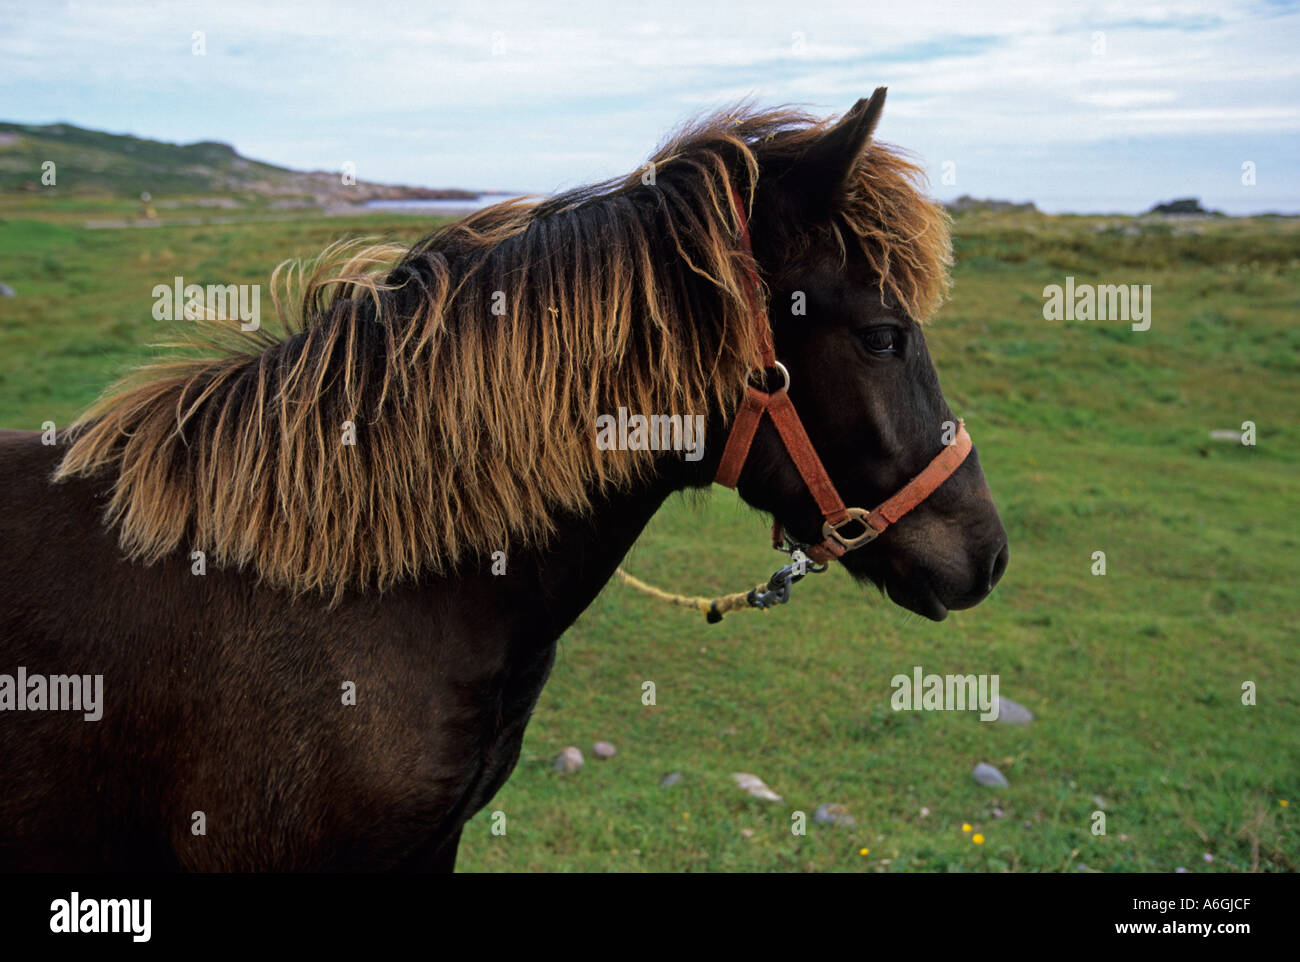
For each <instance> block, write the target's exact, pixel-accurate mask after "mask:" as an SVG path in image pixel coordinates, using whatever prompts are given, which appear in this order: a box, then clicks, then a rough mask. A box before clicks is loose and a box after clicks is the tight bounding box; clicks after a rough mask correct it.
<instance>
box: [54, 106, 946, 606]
mask: <svg viewBox="0 0 1300 962" xmlns="http://www.w3.org/2000/svg"><path fill="white" fill-rule="evenodd" d="M826 126H827V123H826V122H819V121H816V120H813V119H812V118H809V117H807V116H806V115H804V114H801V113H797V112H794V111H789V110H777V111H767V112H756V111H753V110H748V109H740V110H733V111H729V112H727V111H724V112H721V113H719V114H716V115H714V116H712V117H709V118H706V119H704V120H702V121H700V122H698V123H696V124H694V125H692V126H689V127H687V128H685V129H684V130H682V131H680V132H679V133H678V134H677V135H675V136H674V137H673V138H672V140H671V141H670V142H669V143H668V144H667V146H665V147H664V148H662V149H661V150H660V151H659V152H658V153H657V154H656V155H655V156H654V157H653V158H652V160H653V168H649V167H648V168H645V169H644V170H641V171H637V172H635V173H634V174H632V175H630V176H629V177H628V178H626V179H625V180H621V181H613V182H609V183H606V184H602V185H598V186H596V187H590V188H584V189H583V190H580V191H575V192H572V193H570V194H566V195H563V196H561V197H557V198H554V199H550V200H545V201H542V202H540V203H529V202H523V201H514V202H509V203H505V204H499V205H496V206H494V207H489V208H487V209H485V210H482V211H480V212H478V213H475V214H473V215H471V216H469V217H466V218H465V219H463V220H461V221H459V222H457V223H455V224H451V225H449V226H447V227H445V228H443V229H441V230H439V231H437V232H436V233H434V234H433V235H431V236H430V237H428V238H426V239H425V240H423V241H421V242H420V243H418V244H416V245H415V246H414V247H413V248H411V249H410V250H406V249H405V248H400V247H395V246H392V245H372V246H365V247H357V246H355V245H352V246H347V245H335V246H333V247H331V248H329V249H327V250H326V251H325V252H324V254H323V255H322V256H321V258H320V259H319V260H318V261H317V262H316V263H315V265H314V267H313V268H312V269H311V270H307V269H306V268H303V267H302V266H300V265H281V267H280V268H279V269H277V271H276V273H275V274H274V275H273V277H272V285H271V292H272V295H273V299H274V302H275V308H276V313H277V314H278V315H279V318H280V320H281V322H282V324H283V326H284V330H283V331H281V332H279V333H278V334H277V333H272V332H271V331H269V330H266V329H263V330H259V331H257V332H253V333H241V332H238V331H232V330H230V329H229V328H230V326H229V325H216V326H215V327H214V330H212V331H211V332H210V333H208V334H203V335H201V337H202V341H201V344H202V347H203V351H202V352H201V353H199V354H198V355H197V356H196V355H195V353H194V352H193V351H191V352H189V353H188V354H187V355H186V356H181V357H178V358H175V359H172V360H167V361H163V362H161V363H156V364H151V365H148V366H146V367H144V368H142V369H141V370H140V371H137V372H136V373H135V374H134V375H133V376H132V377H130V378H128V379H127V380H126V381H124V382H122V383H121V384H118V385H116V386H114V387H113V388H112V389H110V391H109V392H108V393H107V394H106V395H105V396H104V397H103V398H102V399H101V400H99V401H98V402H97V403H96V404H95V405H94V406H93V407H91V408H90V409H89V410H88V411H86V412H85V413H84V414H83V415H82V416H81V418H79V419H78V421H77V422H76V423H75V424H74V425H73V427H72V428H71V429H70V442H71V443H70V447H69V449H68V451H67V453H66V455H65V456H64V458H63V461H62V463H61V464H60V466H59V468H58V471H57V473H56V479H60V480H61V479H66V478H70V477H73V476H98V475H103V477H104V478H105V479H106V480H107V481H108V482H109V483H110V484H111V488H112V494H111V499H110V500H109V502H108V505H107V509H106V514H105V518H106V523H107V524H108V525H110V526H115V527H116V528H117V530H118V534H119V538H120V543H121V546H122V548H123V550H124V551H125V552H126V553H127V554H128V555H129V556H130V557H131V558H134V559H137V560H140V561H143V562H145V563H151V562H155V561H158V560H160V559H162V558H164V557H166V556H168V555H171V554H172V553H174V552H176V551H178V550H184V551H185V552H189V551H192V550H195V549H201V550H203V551H204V552H206V554H207V556H208V558H209V560H210V561H211V562H212V563H215V564H216V565H219V566H231V567H238V568H244V569H249V570H251V571H253V572H255V573H256V575H257V576H258V578H259V579H260V580H262V581H264V582H266V583H268V584H270V585H273V586H277V587H282V588H287V589H289V590H291V591H293V592H295V593H301V592H306V591H319V592H323V593H324V594H326V595H329V596H331V597H332V598H333V599H334V600H335V601H337V600H338V599H339V598H340V597H341V596H342V593H343V592H344V591H345V590H348V589H357V590H365V589H369V588H376V589H379V590H383V589H384V588H386V587H389V586H391V585H393V584H394V583H396V582H399V581H403V580H409V579H414V578H418V577H420V576H422V575H426V574H430V573H432V574H440V573H447V572H450V571H452V570H453V569H455V568H456V567H457V566H459V565H463V564H466V563H469V562H470V561H471V560H473V559H483V558H485V557H486V556H487V555H488V554H489V553H490V552H492V551H496V550H502V551H504V550H506V549H507V547H508V546H512V545H513V546H516V547H518V546H520V545H525V546H531V545H537V544H540V543H543V542H544V541H545V539H546V538H547V537H548V536H549V535H550V534H551V533H552V532H553V531H554V528H555V524H556V519H557V517H558V516H559V515H561V514H563V513H575V514H581V513H583V512H585V511H587V510H588V509H589V508H590V506H591V500H592V498H593V497H594V496H596V495H598V494H600V493H602V492H606V491H608V490H610V489H615V488H625V487H627V486H629V485H632V484H634V483H636V482H637V481H638V480H640V479H643V478H645V477H646V476H648V475H649V474H650V473H651V472H652V471H653V469H654V461H655V459H656V458H657V457H659V456H660V455H658V454H657V453H656V452H653V451H640V452H638V451H625V452H624V451H619V452H605V451H601V450H599V449H598V448H597V445H596V440H595V430H594V425H595V423H596V418H597V416H599V415H601V414H609V413H613V412H616V411H617V410H618V408H619V407H620V406H622V407H626V408H627V409H628V410H629V411H633V412H637V411H639V412H645V413H650V412H680V413H683V414H685V413H688V412H689V413H707V412H709V411H717V410H721V411H722V412H724V413H726V414H730V412H731V411H733V410H734V408H735V406H736V404H737V403H738V401H739V395H740V385H741V383H742V377H743V374H744V371H745V370H746V369H747V368H748V367H749V365H750V362H751V360H752V359H754V358H755V357H757V356H758V345H757V343H756V342H755V337H754V332H753V330H752V327H751V325H750V323H749V319H748V317H747V314H746V310H745V299H744V298H745V295H744V286H743V283H744V282H743V277H744V272H745V271H746V270H748V269H749V266H750V265H749V263H748V262H747V259H746V258H745V256H744V255H743V254H742V253H741V252H740V250H739V246H738V243H737V223H736V216H735V213H734V210H733V206H732V201H731V196H732V188H733V184H734V185H735V186H736V187H737V189H738V190H739V191H740V193H741V196H743V197H744V198H745V199H746V201H747V203H751V204H752V200H753V196H754V191H755V189H756V186H757V179H758V176H759V168H760V165H759V158H760V157H762V156H765V154H764V152H765V151H767V150H772V151H777V152H783V153H787V154H789V155H790V156H797V155H798V153H799V152H800V151H801V150H803V149H806V147H807V145H808V144H810V143H811V142H812V140H813V139H814V138H816V137H817V136H819V135H820V134H821V133H822V132H823V131H824V130H825V129H826ZM650 170H652V171H653V178H649V177H648V176H645V175H646V172H647V171H650ZM919 174H920V172H919V170H918V168H917V167H916V166H915V165H913V164H911V163H910V162H908V161H907V160H905V159H903V158H902V157H901V156H900V154H898V153H897V152H895V151H893V150H892V149H890V148H887V147H884V146H881V145H878V144H877V145H873V146H872V147H871V149H869V150H868V151H867V152H866V154H865V156H864V159H863V161H862V163H861V164H860V165H859V168H858V176H857V177H856V178H855V179H854V181H853V183H852V185H851V186H850V189H849V190H848V191H847V196H845V197H844V198H843V201H842V204H841V209H840V210H839V212H838V213H837V215H836V218H835V222H834V225H833V226H832V227H831V228H829V229H830V230H832V231H833V232H834V234H835V235H836V237H837V239H838V243H839V244H840V245H841V248H842V249H843V248H845V247H846V246H847V245H849V244H853V245H856V246H859V247H861V249H862V250H863V251H864V252H865V253H866V256H867V257H868V258H869V259H870V261H871V263H872V264H873V266H874V267H875V269H876V270H877V272H878V273H879V274H880V278H881V281H880V282H881V288H882V291H886V290H887V291H888V292H889V293H891V294H892V295H893V296H894V298H895V299H896V300H897V301H898V302H899V303H900V304H901V306H902V307H903V309H904V310H906V311H907V312H908V313H909V314H910V315H911V316H913V317H914V318H916V319H917V320H924V319H925V318H927V317H928V316H929V315H931V314H932V313H933V312H934V310H935V309H936V308H937V306H938V304H939V303H940V301H941V300H942V298H943V296H944V294H945V292H946V290H947V284H948V275H947V266H948V263H949V259H950V257H949V252H950V247H949V235H948V223H947V219H946V216H945V215H944V213H943V211H942V209H941V208H939V207H938V206H936V205H934V204H933V203H931V202H929V201H928V200H926V198H925V197H924V196H923V195H922V194H921V193H920V191H919V190H918V189H917V181H918V179H919ZM651 179H652V180H653V182H652V183H651V182H650V181H651ZM763 229H764V225H761V224H755V225H754V230H755V235H756V236H758V234H759V232H760V231H761V230H763ZM769 229H772V230H775V229H776V228H775V226H772V227H770V228H769ZM795 240H796V239H794V238H792V239H791V242H792V244H793V243H794V241H795ZM805 240H806V238H805ZM294 292H297V293H298V296H297V297H293V294H294ZM295 302H296V303H297V305H298V306H297V307H296V308H293V309H290V308H289V307H287V305H290V304H293V303H295ZM349 425H350V426H351V430H352V432H353V436H354V438H355V443H354V444H345V443H344V439H345V432H346V431H348V429H349V427H348V426H349Z"/></svg>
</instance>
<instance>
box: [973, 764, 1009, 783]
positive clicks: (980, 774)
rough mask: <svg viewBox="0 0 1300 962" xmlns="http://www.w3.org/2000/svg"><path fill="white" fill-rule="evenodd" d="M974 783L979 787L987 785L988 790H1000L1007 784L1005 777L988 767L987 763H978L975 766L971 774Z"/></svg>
mask: <svg viewBox="0 0 1300 962" xmlns="http://www.w3.org/2000/svg"><path fill="white" fill-rule="evenodd" d="M971 775H972V776H974V778H975V781H977V782H979V783H980V784H981V785H987V786H988V787H990V788H994V787H996V788H1002V787H1005V786H1007V785H1009V784H1011V783H1010V782H1008V781H1007V778H1006V776H1005V775H1003V774H1002V773H1001V772H1000V771H998V770H997V769H996V768H994V767H993V766H992V765H990V764H989V763H988V762H980V763H979V764H978V765H976V766H975V771H973V772H971Z"/></svg>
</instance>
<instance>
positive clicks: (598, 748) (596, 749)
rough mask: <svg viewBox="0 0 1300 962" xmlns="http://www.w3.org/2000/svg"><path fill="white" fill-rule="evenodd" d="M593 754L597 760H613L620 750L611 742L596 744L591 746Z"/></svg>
mask: <svg viewBox="0 0 1300 962" xmlns="http://www.w3.org/2000/svg"><path fill="white" fill-rule="evenodd" d="M591 753H592V754H593V755H595V756H596V757H597V758H613V757H614V756H615V755H616V754H617V753H618V750H617V749H616V748H614V746H613V745H611V744H610V743H609V742H596V744H594V745H592V746H591Z"/></svg>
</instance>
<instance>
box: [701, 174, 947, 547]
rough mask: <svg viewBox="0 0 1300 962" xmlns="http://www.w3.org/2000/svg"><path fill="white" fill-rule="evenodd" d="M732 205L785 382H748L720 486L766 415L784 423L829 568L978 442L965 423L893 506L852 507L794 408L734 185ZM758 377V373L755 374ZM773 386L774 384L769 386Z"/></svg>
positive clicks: (760, 324)
mask: <svg viewBox="0 0 1300 962" xmlns="http://www.w3.org/2000/svg"><path fill="white" fill-rule="evenodd" d="M731 199H732V203H733V205H734V207H735V211H736V222H737V224H738V226H739V232H740V245H741V249H742V250H743V251H744V253H745V257H746V259H747V261H748V264H749V266H748V267H747V269H746V271H745V273H744V277H743V281H744V288H745V299H746V301H747V307H748V311H749V316H750V318H751V322H752V324H753V325H754V329H755V332H756V333H757V334H758V343H759V354H760V361H761V364H762V368H763V370H764V372H765V373H766V372H767V371H771V370H776V371H779V372H780V373H781V374H782V376H783V377H784V378H785V383H783V384H782V385H781V386H780V387H778V388H777V389H776V390H775V391H771V392H767V391H762V390H759V389H758V388H757V387H755V386H754V385H753V384H752V383H751V381H750V378H749V376H747V377H746V378H745V395H744V397H743V398H741V402H740V408H739V409H738V410H737V412H736V417H735V420H734V421H733V422H732V425H731V433H730V434H729V435H728V436H727V443H726V446H725V447H724V448H723V450H722V461H721V462H720V463H719V464H718V472H717V474H716V475H715V476H714V478H713V480H714V481H716V482H717V483H718V484H721V485H723V486H724V487H728V488H734V487H735V486H736V484H737V483H738V482H739V481H740V472H741V470H742V469H743V468H744V467H745V461H746V460H747V459H748V458H749V450H750V447H751V446H752V445H753V443H754V436H755V434H757V432H758V426H759V424H760V423H761V422H762V420H763V415H764V414H766V415H768V416H769V417H770V418H771V419H772V423H773V424H774V425H776V430H777V433H778V434H779V435H780V436H781V442H782V444H784V445H785V449H786V452H787V453H788V454H789V455H790V459H791V460H792V461H794V466H795V468H796V469H797V470H798V472H799V476H800V477H801V478H802V479H803V482H804V484H805V485H806V486H807V488H808V491H809V493H811V494H812V496H813V500H815V501H816V502H817V507H818V509H819V510H820V511H821V513H822V518H823V524H822V539H823V540H822V542H821V543H820V544H816V545H811V546H809V547H808V548H807V549H806V553H807V555H808V557H810V558H811V559H812V560H813V561H815V562H817V563H818V564H824V563H826V562H827V561H830V560H831V559H833V558H839V557H841V556H842V555H844V554H845V553H846V552H849V551H852V550H853V549H854V548H860V547H862V545H864V544H868V543H870V542H871V541H874V540H875V539H876V538H877V537H878V536H879V535H880V533H881V532H882V531H884V530H885V529H886V528H888V527H889V526H890V525H891V524H893V523H894V522H895V521H897V520H898V519H899V518H901V517H902V516H903V515H905V514H907V512H909V511H911V510H912V509H913V508H915V507H916V506H917V505H918V504H920V503H921V502H922V501H924V500H925V499H926V498H928V497H929V496H930V495H931V494H933V493H934V490H935V489H936V488H938V487H939V485H941V484H943V482H944V481H946V480H947V479H948V478H949V477H951V475H952V473H953V472H954V471H956V470H957V469H958V468H959V467H960V466H961V464H962V462H963V461H965V460H966V455H968V454H970V450H971V439H970V435H969V434H967V433H966V422H965V421H958V422H957V433H956V436H955V437H954V438H953V442H952V443H951V444H949V445H946V446H945V447H944V449H943V451H941V452H940V453H939V454H938V455H937V456H936V457H935V458H934V460H932V461H931V462H930V463H929V464H928V465H927V466H926V467H925V469H924V470H923V471H922V472H921V473H920V474H918V475H917V476H916V477H914V478H913V479H912V480H911V481H909V482H908V483H907V484H905V485H903V487H902V488H900V489H899V490H898V492H897V493H896V494H894V495H893V496H892V497H891V498H889V499H888V500H886V501H884V502H882V503H881V504H879V505H877V506H876V508H875V509H874V510H871V511H866V510H863V509H862V508H846V507H845V506H844V501H843V499H841V498H840V495H839V492H838V491H836V490H835V485H834V483H832V481H831V479H830V475H828V474H827V473H826V468H825V467H824V466H823V465H822V462H821V458H819V457H818V456H817V451H816V449H814V448H813V445H812V442H811V441H810V440H809V439H808V432H806V431H805V430H804V427H803V422H802V421H800V420H799V415H798V413H797V412H796V411H795V409H794V403H793V402H792V401H791V400H790V395H789V393H788V390H789V387H790V372H789V371H788V370H786V368H785V365H783V364H782V363H781V362H780V361H778V360H777V359H776V350H775V348H774V347H773V344H772V326H771V324H770V322H769V320H768V317H767V312H766V311H765V310H763V309H762V308H761V306H760V303H759V293H758V291H759V286H758V276H757V274H756V273H755V270H754V267H753V250H752V246H751V243H750V239H749V222H748V219H747V218H746V216H745V206H744V203H743V202H742V201H741V198H740V194H739V192H738V191H737V190H736V189H735V188H734V187H733V188H732V192H731ZM753 373H754V371H752V370H751V371H750V375H752V374H753ZM764 386H765V387H766V384H765V385H764ZM854 526H856V527H857V528H860V529H861V530H860V531H857V532H856V533H852V534H851V533H849V532H850V531H852V530H853V528H854ZM772 538H773V543H774V545H775V546H778V547H779V546H780V542H781V540H782V539H781V528H780V524H779V523H778V524H774V525H773V526H772Z"/></svg>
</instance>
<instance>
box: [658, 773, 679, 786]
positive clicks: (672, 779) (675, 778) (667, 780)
mask: <svg viewBox="0 0 1300 962" xmlns="http://www.w3.org/2000/svg"><path fill="white" fill-rule="evenodd" d="M681 780H682V773H681V772H669V773H668V774H667V775H665V776H664V777H663V781H661V782H660V783H659V787H660V788H672V787H673V786H674V785H676V784H677V783H678V782H680V781H681Z"/></svg>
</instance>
